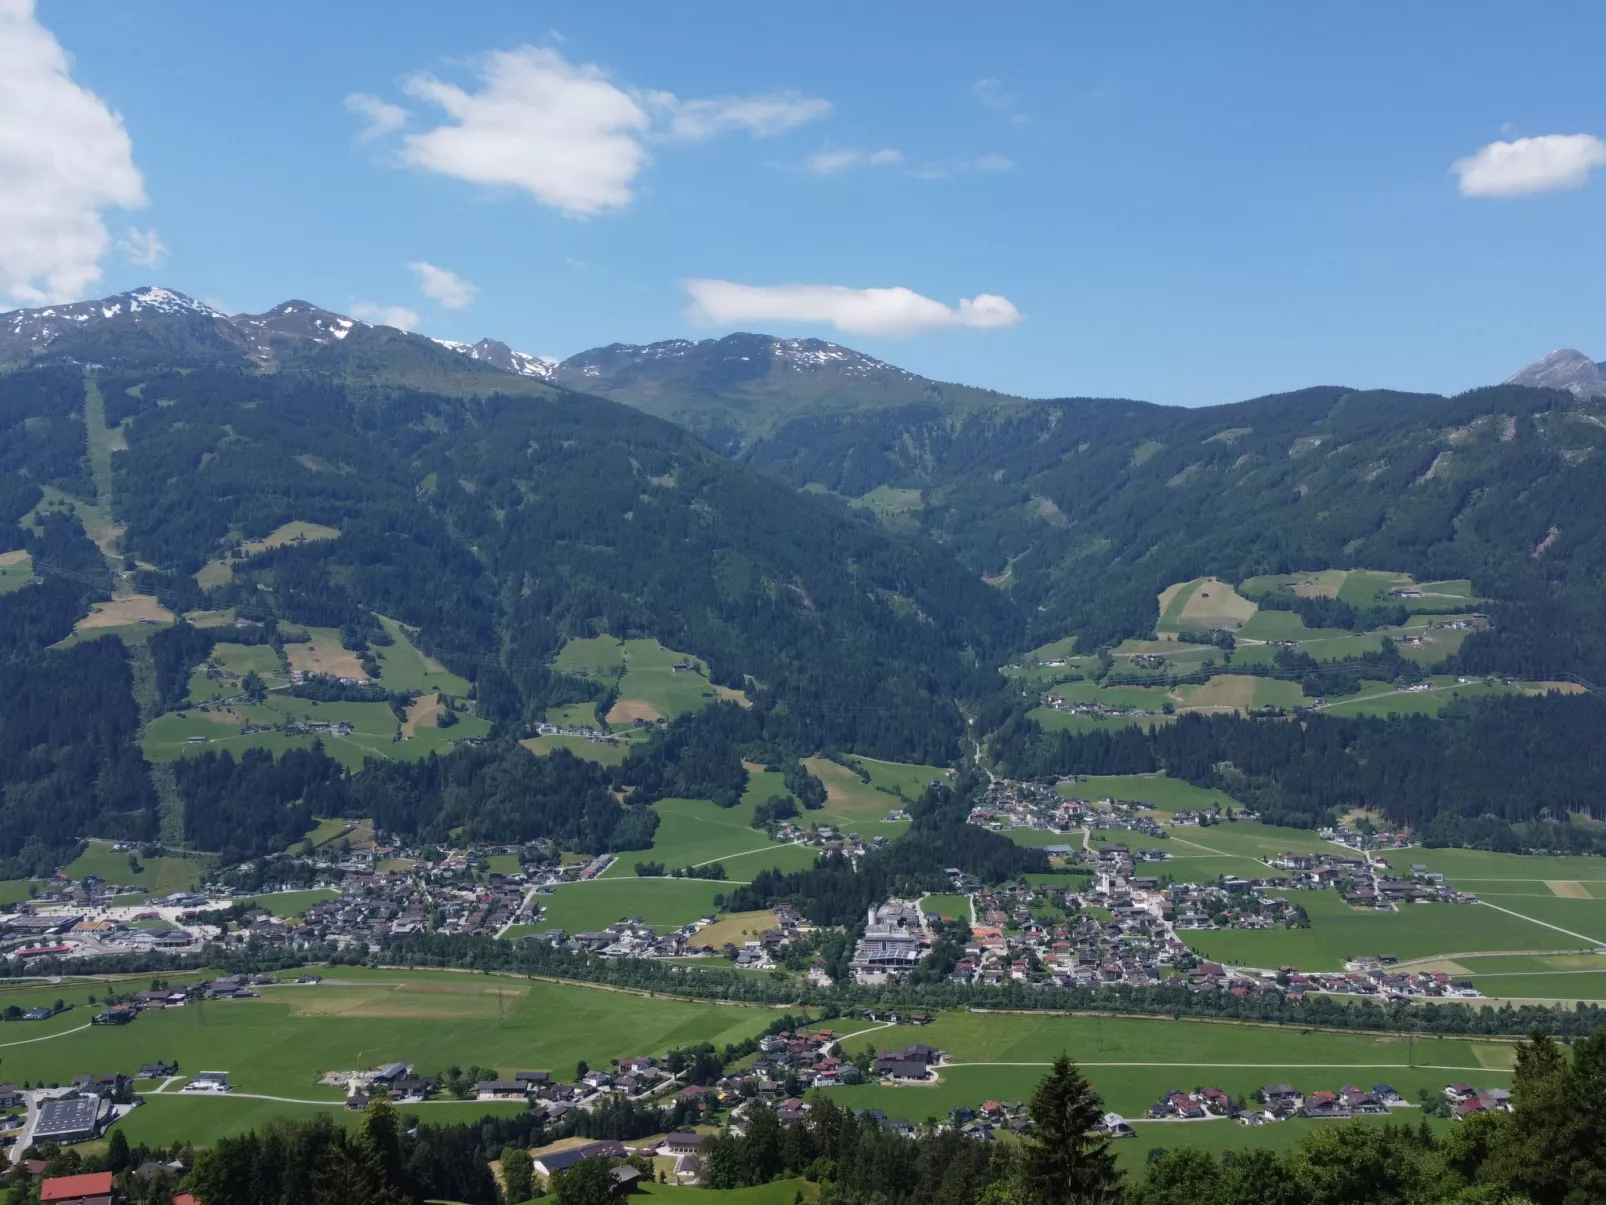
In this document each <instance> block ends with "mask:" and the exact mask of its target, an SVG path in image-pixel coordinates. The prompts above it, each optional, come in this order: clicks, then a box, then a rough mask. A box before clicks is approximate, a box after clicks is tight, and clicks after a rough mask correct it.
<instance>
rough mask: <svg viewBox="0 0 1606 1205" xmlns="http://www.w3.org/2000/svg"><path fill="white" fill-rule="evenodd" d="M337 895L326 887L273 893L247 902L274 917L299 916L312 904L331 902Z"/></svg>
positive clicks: (336, 892)
mask: <svg viewBox="0 0 1606 1205" xmlns="http://www.w3.org/2000/svg"><path fill="white" fill-rule="evenodd" d="M339 894H340V893H339V892H338V891H332V890H330V889H329V888H327V887H313V888H310V889H308V890H306V891H274V892H270V893H269V894H267V895H256V896H252V897H251V899H250V901H249V902H250V903H252V904H254V905H256V906H257V907H258V908H266V909H267V910H268V911H269V912H271V913H273V915H274V916H300V915H301V914H302V913H304V912H305V911H306V910H307V909H308V908H310V907H312V906H313V905H314V904H321V903H323V901H324V900H332V899H334V898H335V897H337V896H338V895H339Z"/></svg>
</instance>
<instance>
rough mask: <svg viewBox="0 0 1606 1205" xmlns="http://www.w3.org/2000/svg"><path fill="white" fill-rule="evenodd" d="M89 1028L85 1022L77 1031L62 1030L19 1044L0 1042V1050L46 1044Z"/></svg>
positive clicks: (88, 1024) (23, 1040)
mask: <svg viewBox="0 0 1606 1205" xmlns="http://www.w3.org/2000/svg"><path fill="white" fill-rule="evenodd" d="M89 1027H90V1023H89V1022H87V1021H86V1022H85V1023H84V1024H82V1025H80V1026H79V1027H78V1028H77V1029H64V1030H62V1031H61V1032H60V1033H47V1034H45V1035H44V1037H42V1038H23V1039H22V1041H20V1042H0V1050H3V1049H5V1048H6V1047H7V1046H30V1045H32V1044H33V1043H34V1042H48V1041H50V1039H52V1038H64V1037H66V1036H67V1035H68V1034H70V1033H83V1032H84V1030H86V1029H88V1028H89Z"/></svg>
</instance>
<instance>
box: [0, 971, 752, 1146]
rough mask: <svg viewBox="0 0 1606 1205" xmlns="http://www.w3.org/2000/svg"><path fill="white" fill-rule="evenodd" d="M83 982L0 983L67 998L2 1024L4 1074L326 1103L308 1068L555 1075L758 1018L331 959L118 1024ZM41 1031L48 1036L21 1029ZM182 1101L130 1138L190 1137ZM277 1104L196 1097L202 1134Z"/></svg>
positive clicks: (32, 998) (725, 1038) (149, 1117)
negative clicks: (97, 1007) (208, 1078)
mask: <svg viewBox="0 0 1606 1205" xmlns="http://www.w3.org/2000/svg"><path fill="white" fill-rule="evenodd" d="M130 986H133V985H130ZM97 990H104V988H103V985H100V984H89V985H83V984H72V985H49V984H46V985H32V986H28V987H17V988H12V987H9V986H8V987H7V988H5V990H4V991H0V1003H4V1004H6V1005H10V1004H13V1003H15V1004H17V1005H19V1006H21V1007H24V1008H26V1007H30V1006H32V1005H33V1004H36V1003H50V1002H51V1001H53V1000H55V999H57V998H65V999H66V1000H67V1002H68V1003H69V1004H73V1005H75V1007H74V1008H73V1009H72V1010H71V1011H69V1012H67V1013H64V1014H62V1015H60V1016H58V1017H55V1018H52V1019H51V1020H50V1021H47V1022H38V1023H29V1024H27V1025H26V1026H24V1025H20V1024H18V1025H15V1026H8V1027H5V1030H4V1032H0V1048H3V1049H0V1054H3V1057H4V1059H5V1065H6V1073H7V1074H8V1075H10V1076H12V1077H14V1079H15V1080H16V1081H17V1082H21V1081H22V1080H24V1079H26V1080H29V1081H33V1082H38V1081H44V1082H47V1083H49V1082H66V1081H67V1080H70V1079H71V1078H72V1077H73V1076H75V1075H80V1074H85V1073H87V1072H91V1071H94V1072H97V1073H100V1072H106V1071H111V1070H119V1071H124V1072H133V1071H135V1070H137V1069H138V1068H139V1066H140V1065H141V1064H144V1063H147V1062H153V1061H155V1060H157V1059H166V1060H168V1061H173V1060H176V1061H177V1062H178V1063H179V1065H180V1068H181V1071H182V1073H184V1074H193V1073H194V1072H196V1071H199V1070H221V1071H227V1072H228V1073H229V1078H230V1080H231V1082H232V1083H233V1084H234V1085H235V1088H236V1091H237V1092H238V1093H241V1094H260V1095H270V1096H280V1097H285V1098H288V1099H289V1100H290V1101H291V1102H296V1101H303V1102H313V1103H316V1102H329V1103H331V1104H336V1103H338V1102H339V1101H340V1100H341V1098H342V1092H341V1090H340V1089H338V1088H332V1087H325V1086H321V1085H319V1084H318V1083H317V1079H318V1077H319V1075H320V1074H321V1073H322V1072H325V1071H334V1070H357V1069H364V1068H369V1067H374V1066H377V1065H379V1064H382V1063H387V1062H407V1063H411V1064H413V1065H414V1066H415V1067H416V1068H417V1069H418V1070H419V1071H421V1072H424V1073H434V1072H438V1071H440V1070H443V1069H444V1068H446V1067H447V1066H449V1065H451V1064H454V1063H455V1064H457V1065H459V1066H464V1067H466V1066H468V1065H470V1064H471V1063H478V1064H479V1065H481V1066H486V1067H495V1068H496V1069H497V1070H498V1071H500V1072H501V1073H503V1074H504V1075H510V1074H511V1073H512V1072H514V1071H516V1070H550V1071H551V1072H553V1074H554V1077H555V1078H560V1079H567V1078H570V1077H571V1076H573V1074H574V1067H575V1063H576V1061H577V1060H579V1059H585V1060H586V1061H588V1062H590V1063H592V1064H593V1065H597V1066H606V1065H607V1063H608V1060H609V1059H610V1058H622V1057H625V1056H628V1055H633V1054H662V1053H664V1052H666V1051H668V1050H670V1049H672V1048H674V1047H677V1046H682V1045H686V1044H689V1043H696V1042H705V1041H706V1042H713V1043H715V1044H716V1045H724V1044H725V1043H727V1042H732V1041H737V1040H740V1039H741V1038H743V1037H746V1036H748V1035H749V1034H752V1033H755V1032H756V1031H758V1030H759V1029H761V1028H762V1027H763V1025H764V1024H765V1023H766V1021H767V1020H768V1016H767V1015H766V1013H765V1012H764V1011H763V1010H760V1009H746V1008H730V1007H721V1006H718V1005H713V1004H702V1003H685V1002H681V1001H675V1000H664V999H646V998H643V997H639V996H635V995H631V994H627V993H622V992H607V991H599V990H595V989H588V988H583V987H577V986H570V985H560V984H549V983H532V982H528V981H525V980H521V979H516V978H511V977H506V976H491V975H475V974H467V973H455V972H447V971H369V970H365V969H361V968H351V967H341V968H336V969H333V970H330V971H328V972H325V979H324V982H322V983H320V984H317V985H297V984H293V983H286V984H283V985H280V986H275V987H268V988H264V989H262V996H261V998H259V999H253V1000H223V1001H211V1002H208V1003H206V1004H204V1005H192V1006H188V1007H185V1008H177V1009H166V1010H148V1011H146V1012H144V1013H142V1014H141V1015H140V1017H139V1019H138V1020H137V1021H135V1022H134V1023H133V1024H131V1025H128V1026H94V1027H88V1026H87V1025H86V1022H87V1021H88V1017H89V1009H90V1005H89V1003H88V997H89V995H91V994H94V992H95V991H97ZM81 1026H82V1027H83V1028H79V1027H81ZM13 1031H15V1037H13V1036H12V1034H13ZM50 1034H59V1035H61V1036H59V1037H57V1038H55V1039H54V1040H52V1041H45V1042H30V1041H26V1039H29V1038H39V1037H44V1036H47V1035H50ZM152 1086H153V1087H154V1085H152ZM175 1087H177V1085H175ZM189 1103H190V1102H189V1101H187V1100H184V1099H183V1098H179V1099H177V1100H174V1101H168V1100H166V1099H163V1098H161V1097H157V1098H155V1099H154V1100H152V1102H151V1103H150V1104H148V1105H147V1106H145V1107H144V1108H143V1109H141V1110H137V1111H136V1116H138V1115H139V1114H144V1116H143V1117H141V1118H140V1120H139V1122H138V1123H137V1124H136V1125H133V1126H131V1127H130V1130H129V1135H130V1138H131V1139H135V1138H138V1137H143V1138H145V1139H146V1140H147V1141H157V1140H160V1141H163V1142H171V1141H173V1140H175V1139H178V1138H185V1137H190V1138H195V1137H198V1136H203V1137H204V1135H197V1133H196V1130H195V1129H192V1128H189V1127H191V1126H194V1125H195V1123H196V1122H197V1120H204V1118H203V1117H202V1115H201V1113H199V1112H197V1111H196V1110H192V1109H189V1108H187V1107H186V1106H188V1105H189ZM195 1103H196V1104H200V1103H201V1102H199V1101H197V1102H195ZM264 1104H273V1105H274V1106H275V1107H274V1109H272V1110H271V1111H268V1112H264V1111H263V1110H261V1109H260V1107H259V1106H261V1105H264ZM285 1107H286V1106H283V1105H280V1104H279V1102H265V1101H252V1100H250V1099H249V1097H248V1096H247V1095H241V1096H228V1097H218V1098H207V1099H206V1102H205V1110H206V1115H207V1116H210V1115H212V1114H215V1115H216V1116H217V1118H218V1120H217V1123H216V1124H217V1129H214V1130H212V1131H211V1133H212V1134H214V1135H215V1134H216V1133H220V1132H228V1131H232V1130H235V1129H238V1128H244V1127H246V1126H249V1125H251V1124H260V1122H261V1120H262V1119H263V1118H264V1117H266V1116H269V1115H275V1114H277V1113H279V1112H282V1111H283V1110H284V1108H285ZM288 1107H290V1108H295V1107H296V1106H295V1105H293V1104H292V1105H290V1106H288ZM424 1108H425V1109H426V1110H427V1111H429V1112H430V1113H431V1115H433V1114H434V1112H435V1110H436V1109H438V1110H440V1111H441V1112H442V1113H443V1114H452V1113H453V1112H454V1110H456V1109H462V1110H464V1111H465V1115H464V1119H465V1120H466V1119H467V1117H468V1116H478V1115H479V1114H480V1113H483V1112H485V1111H486V1109H485V1108H484V1106H479V1109H478V1111H477V1112H476V1111H473V1110H472V1108H471V1106H467V1105H462V1106H450V1105H441V1106H425V1107H424ZM234 1110H239V1112H238V1113H236V1112H234Z"/></svg>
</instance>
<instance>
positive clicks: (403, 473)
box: [102, 369, 1018, 757]
mask: <svg viewBox="0 0 1606 1205" xmlns="http://www.w3.org/2000/svg"><path fill="white" fill-rule="evenodd" d="M102 390H103V393H104V394H105V395H106V396H107V398H108V399H109V401H108V408H107V413H108V418H109V419H110V420H112V421H116V420H118V419H123V418H126V419H127V425H126V431H125V438H126V441H127V445H128V450H127V451H126V452H124V453H121V454H119V455H118V456H117V457H116V458H115V467H116V489H115V492H114V497H115V499H116V501H115V505H114V513H115V515H116V517H117V518H118V519H119V520H121V521H122V522H123V523H124V524H126V530H125V531H124V533H123V537H122V542H123V548H124V550H125V551H126V552H127V553H130V554H132V555H133V556H135V557H137V558H139V559H141V560H143V561H148V562H150V563H152V564H154V565H155V566H157V567H158V568H159V569H160V570H162V571H163V572H164V573H165V574H166V575H167V576H166V577H165V579H164V585H163V587H162V588H163V589H164V590H171V591H175V592H177V593H179V594H181V595H182V594H184V593H186V592H189V593H193V592H194V591H195V585H194V581H193V579H192V578H191V577H190V576H189V575H191V574H193V573H194V572H195V571H197V570H198V569H200V568H201V567H202V565H203V564H204V563H205V562H206V561H207V560H208V558H210V557H212V556H215V555H216V554H217V552H218V550H219V549H220V547H224V546H228V545H230V544H231V543H234V542H238V541H240V540H242V539H243V540H251V539H254V538H260V537H261V536H264V535H266V534H267V533H268V532H270V531H272V530H273V529H275V528H276V527H277V526H279V525H281V524H283V523H286V522H290V521H292V520H302V521H309V522H313V523H319V524H324V525H328V526H331V527H335V528H338V529H339V531H340V532H341V535H340V538H339V539H336V540H325V541H315V542H309V543H307V544H305V545H301V546H285V547H280V548H276V549H270V550H267V551H264V552H262V553H260V554H259V555H257V556H254V557H251V558H249V559H247V560H245V561H243V562H241V563H239V564H237V565H236V566H235V568H234V572H233V580H232V581H230V582H228V583H227V584H225V585H223V586H220V587H219V588H218V589H217V590H215V591H214V593H213V595H212V596H211V597H210V598H209V599H208V600H207V601H208V603H209V604H210V605H213V606H231V605H233V606H243V607H258V608H265V609H267V610H268V611H271V612H272V614H274V615H275V616H277V617H278V618H281V619H284V620H289V621H293V622H299V623H308V624H318V625H324V626H329V627H356V628H358V629H362V628H364V627H369V628H371V627H373V625H374V621H373V619H372V614H373V612H376V611H377V612H379V613H382V614H385V615H389V616H392V617H394V618H396V619H399V620H401V621H402V622H403V623H405V624H408V625H409V626H413V627H417V628H419V629H420V642H421V645H422V646H423V647H425V648H427V649H428V650H429V651H431V652H432V653H434V654H435V655H437V656H438V657H440V658H441V660H443V661H444V662H446V663H447V664H448V665H449V666H453V667H454V668H459V667H460V672H461V673H463V674H464V676H466V677H468V678H470V679H471V680H473V681H477V682H479V684H480V697H481V704H482V707H481V710H482V712H483V711H485V710H486V708H487V707H489V708H490V709H491V710H492V711H493V712H494V713H495V714H494V715H493V716H492V717H491V718H501V719H514V718H519V717H523V718H536V717H538V716H539V715H540V714H541V712H542V711H543V710H544V708H545V707H546V706H547V705H548V704H549V703H551V702H556V701H562V700H561V699H559V698H556V697H555V695H554V692H557V693H559V694H561V693H562V692H563V691H564V690H566V689H570V688H569V687H567V686H565V685H564V684H563V683H561V682H554V681H553V679H552V677H551V675H550V674H549V673H548V672H547V670H546V668H545V663H546V661H547V660H548V659H549V658H550V657H551V656H552V655H553V654H554V653H555V652H556V651H557V648H558V646H559V644H560V643H561V641H562V639H563V638H564V637H572V636H588V635H593V634H596V633H598V632H603V631H606V632H609V633H611V634H614V635H617V636H626V635H633V634H640V635H648V636H655V637H657V638H659V639H661V640H662V641H664V642H665V644H667V645H668V646H669V647H673V648H678V649H684V650H686V651H689V652H692V653H694V654H696V655H698V656H700V657H703V658H705V659H706V660H707V662H708V665H709V668H710V672H711V676H712V678H713V680H714V681H715V682H718V683H723V684H726V685H729V686H733V687H738V688H740V687H744V686H750V687H751V690H752V692H753V693H754V694H755V695H756V696H757V697H759V698H760V699H763V700H773V701H774V702H775V703H777V704H780V703H784V704H785V706H786V707H787V708H788V710H789V712H790V713H791V714H793V715H794V716H796V717H798V722H799V723H802V724H804V725H805V726H806V727H809V728H810V729H811V730H812V731H813V735H814V737H815V740H816V743H817V744H819V745H835V746H840V747H843V748H858V749H862V751H864V752H867V753H876V752H877V751H879V752H880V753H881V754H886V755H893V754H895V753H896V754H905V755H908V754H918V755H920V756H922V757H926V756H928V755H929V756H938V757H940V756H945V755H947V754H949V753H951V751H952V749H953V748H954V744H953V742H954V737H955V734H956V732H957V713H956V711H955V709H954V707H953V704H952V701H951V700H952V698H953V696H954V695H955V694H956V693H957V692H958V691H959V690H960V687H961V685H962V682H963V679H964V678H965V676H966V675H967V674H968V673H970V672H971V670H972V669H973V668H974V667H976V666H982V665H990V664H992V658H993V657H994V656H995V655H996V653H997V652H999V651H1001V650H1002V649H1003V648H1004V647H1005V646H1006V644H1007V642H1008V641H1009V640H1010V639H1012V638H1013V637H1014V636H1015V635H1016V633H1017V630H1018V629H1017V628H1016V626H1015V624H1014V623H1013V620H1012V610H1011V606H1010V604H1009V603H1008V601H1007V600H1005V599H1002V598H999V597H997V596H996V595H993V594H991V593H990V592H989V591H987V589H986V588H985V587H984V586H983V585H982V584H980V583H979V582H976V581H974V580H973V579H972V578H971V577H970V576H969V575H967V574H964V573H963V572H962V571H960V570H959V569H958V567H957V566H956V565H954V564H953V563H952V562H951V561H950V560H949V559H948V558H947V557H946V556H945V555H944V554H943V553H941V552H940V551H939V550H936V549H934V548H930V547H922V546H920V545H917V544H915V543H911V542H909V541H906V540H902V539H898V538H894V537H889V536H887V535H886V534H884V533H882V532H880V531H878V530H876V529H875V528H874V527H872V526H869V525H866V524H864V523H861V522H858V521H856V520H854V519H852V518H848V517H844V516H841V515H837V514H833V513H832V512H831V511H830V510H828V509H827V508H826V507H824V506H822V505H820V504H818V503H816V502H814V501H813V500H811V499H809V498H807V497H803V496H800V495H798V494H796V493H793V492H790V491H787V490H784V489H782V488H780V487H777V486H775V485H772V484H770V483H768V482H765V481H763V480H761V479H759V478H756V477H755V476H753V475H752V474H751V473H750V472H748V471H746V470H744V469H742V468H740V467H738V466H736V465H734V464H732V463H730V462H729V461H726V460H724V459H723V458H721V457H719V456H717V455H715V454H714V453H712V452H710V451H709V450H708V449H707V448H706V447H704V446H703V445H702V444H700V443H698V442H697V441H696V440H694V439H692V438H690V437H689V436H687V435H686V434H684V433H683V432H681V431H679V430H678V429H676V428H674V427H672V426H670V425H669V424H667V423H664V422H661V421H659V420H657V419H654V418H651V417H650V416H647V415H644V414H641V413H639V412H637V411H633V410H631V409H629V408H627V407H623V406H617V405H614V404H611V403H608V402H602V401H599V400H597V399H594V398H587V397H583V396H580V395H575V394H568V393H563V392H558V393H555V394H554V396H552V397H551V398H549V399H547V400H543V401H539V402H532V401H531V400H529V399H526V398H517V397H506V396H501V395H493V396H491V397H489V398H485V399H462V398H451V397H446V396H444V395H439V394H429V393H420V392H416V391H402V392H389V393H377V392H373V391H369V392H367V393H365V394H363V395H362V396H361V397H357V396H353V395H352V394H351V393H349V392H347V391H346V390H344V389H343V388H342V387H341V386H339V385H335V384H331V383H328V382H327V381H326V380H323V379H320V378H315V377H310V376H306V375H303V374H300V373H295V372H290V371H286V370H281V371H280V372H278V373H275V374H271V375H260V374H254V373H248V372H239V371H234V370H222V369H219V370H194V371H190V372H187V373H163V374H158V375H154V376H141V377H140V379H138V380H135V379H133V378H131V377H128V376H122V377H118V378H117V379H115V380H108V381H106V382H105V383H104V384H103V386H102ZM749 679H751V682H750V681H749ZM491 696H494V700H493V698H492V697H491Z"/></svg>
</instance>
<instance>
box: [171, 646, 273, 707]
mask: <svg viewBox="0 0 1606 1205" xmlns="http://www.w3.org/2000/svg"><path fill="white" fill-rule="evenodd" d="M208 660H209V661H210V662H214V663H216V665H217V666H218V668H220V669H223V670H227V671H228V672H230V673H233V674H236V675H238V676H237V677H235V678H209V677H207V676H206V670H207V666H206V665H205V664H203V665H200V666H197V667H196V669H195V670H194V671H193V672H192V673H191V674H190V687H189V690H190V694H189V697H190V701H191V702H192V703H203V702H206V701H207V700H208V699H228V698H233V697H234V696H236V695H238V694H239V693H240V679H241V678H244V677H245V675H246V674H248V673H251V672H252V671H255V672H256V673H257V674H258V675H260V676H261V678H262V680H263V682H265V683H266V684H267V686H268V687H269V688H270V689H272V688H273V687H275V686H285V685H288V684H289V681H290V678H289V675H288V674H286V673H285V671H284V666H283V665H281V664H280V662H279V654H278V653H276V652H274V651H273V649H272V647H271V646H269V645H266V644H218V645H214V646H213V648H212V655H211V657H210V658H208Z"/></svg>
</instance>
